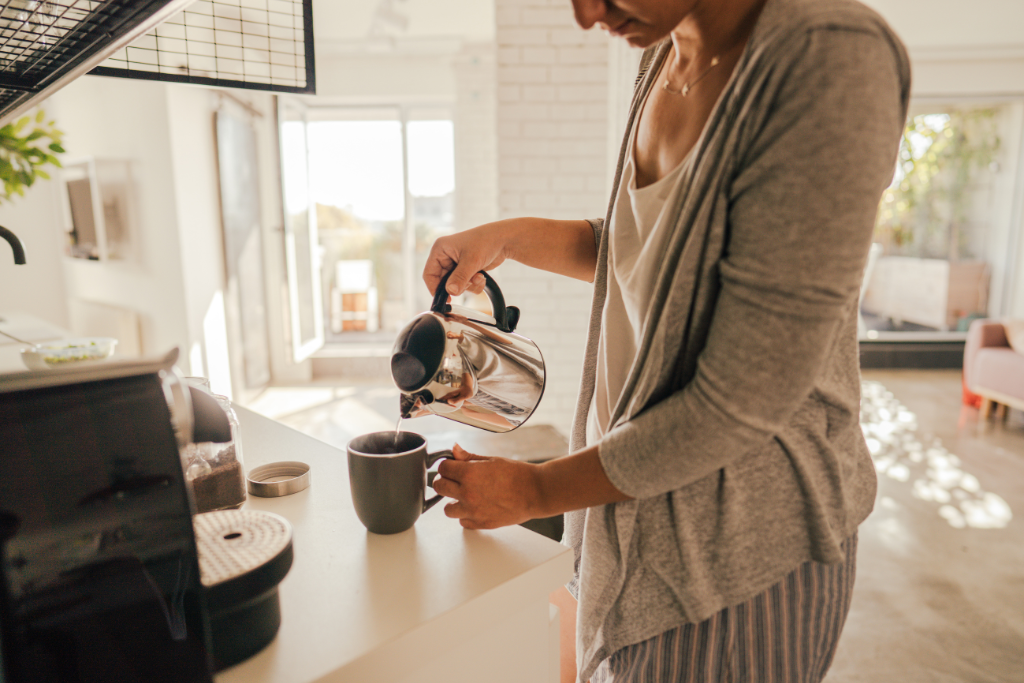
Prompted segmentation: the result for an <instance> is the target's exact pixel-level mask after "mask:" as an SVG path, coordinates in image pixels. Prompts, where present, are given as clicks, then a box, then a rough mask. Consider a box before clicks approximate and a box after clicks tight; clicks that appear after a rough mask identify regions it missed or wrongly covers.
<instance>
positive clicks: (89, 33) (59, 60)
mask: <svg viewBox="0 0 1024 683" xmlns="http://www.w3.org/2000/svg"><path fill="white" fill-rule="evenodd" d="M172 3H173V0H148V1H147V0H103V1H99V0H66V1H64V2H41V1H39V0H3V1H2V2H0V117H3V116H4V115H6V114H7V113H9V112H11V111H13V110H14V109H16V108H18V107H19V106H21V105H22V104H24V103H25V102H27V101H28V100H31V99H33V98H34V97H36V96H37V95H39V94H40V93H41V92H43V91H44V90H46V89H47V88H48V87H50V86H52V85H53V84H54V83H55V82H57V81H59V80H61V79H62V78H64V77H66V76H68V75H69V74H70V73H72V72H73V71H75V69H77V68H79V67H81V66H82V65H83V64H85V63H86V62H88V60H89V59H90V58H93V57H98V58H102V57H101V52H102V51H103V49H104V47H105V46H106V45H108V44H110V43H111V42H112V41H116V40H117V39H118V38H119V37H123V36H128V35H130V33H131V32H132V30H133V29H136V28H139V29H140V30H141V27H142V26H143V24H144V22H145V21H146V20H147V19H148V18H149V17H151V16H153V15H154V14H155V13H157V12H159V11H160V10H161V9H162V8H164V7H166V6H168V5H171V4H172Z"/></svg>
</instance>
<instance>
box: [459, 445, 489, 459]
mask: <svg viewBox="0 0 1024 683" xmlns="http://www.w3.org/2000/svg"><path fill="white" fill-rule="evenodd" d="M452 455H454V456H455V459H456V460H486V459H487V458H485V457H484V456H482V455H476V454H475V453H470V452H469V451H467V450H466V449H465V448H463V447H462V446H460V445H459V444H455V445H454V446H452Z"/></svg>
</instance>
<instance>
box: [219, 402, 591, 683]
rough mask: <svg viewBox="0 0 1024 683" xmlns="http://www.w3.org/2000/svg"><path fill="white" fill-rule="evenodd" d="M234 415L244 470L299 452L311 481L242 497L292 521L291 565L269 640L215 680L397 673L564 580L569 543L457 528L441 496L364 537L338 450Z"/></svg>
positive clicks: (517, 532)
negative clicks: (389, 531)
mask: <svg viewBox="0 0 1024 683" xmlns="http://www.w3.org/2000/svg"><path fill="white" fill-rule="evenodd" d="M236 411H237V413H238V417H239V421H240V423H241V440H242V447H243V451H242V453H243V460H244V464H245V467H246V469H251V468H253V467H256V466H257V465H261V464H264V463H268V462H273V461H275V460H299V461H302V462H305V463H308V464H309V465H310V466H311V468H312V471H311V481H312V484H311V486H310V488H308V489H306V490H305V491H302V492H299V493H296V494H293V495H291V496H285V497H281V498H256V497H253V496H250V497H249V500H248V502H247V503H246V504H245V507H246V508H247V509H254V510H266V511H269V512H275V513H277V514H279V515H281V516H283V517H285V518H287V519H288V520H289V521H290V522H291V524H292V526H293V528H294V550H295V561H294V564H293V566H292V568H291V571H290V572H289V573H288V576H287V577H286V578H285V579H284V581H282V582H281V585H280V596H281V613H282V624H281V629H280V631H279V632H278V635H277V638H276V639H275V640H274V642H272V643H271V644H270V645H269V646H268V647H267V648H266V649H264V650H263V651H262V652H260V653H259V654H257V655H256V656H254V657H253V658H251V659H249V660H247V661H245V662H242V663H241V664H239V665H237V666H235V667H232V668H231V669H228V670H226V671H224V672H222V673H220V674H218V675H217V676H216V681H217V682H218V683H235V682H238V683H241V682H243V681H245V682H246V683H251V682H256V681H259V682H263V681H266V682H270V681H274V682H280V683H285V682H287V683H305V682H307V681H392V680H398V679H401V678H406V677H409V676H410V675H412V673H413V672H415V671H416V670H417V668H418V667H420V666H422V664H423V661H425V660H424V657H427V656H428V655H429V654H430V652H431V650H432V649H433V648H436V647H438V646H441V645H444V644H445V643H448V644H450V643H452V642H457V641H460V640H461V641H466V640H469V639H471V638H472V637H473V636H474V635H475V634H477V633H478V632H480V630H482V629H485V628H487V627H488V625H489V623H490V622H492V621H495V620H498V619H501V618H503V615H507V614H509V613H513V612H514V611H515V610H516V609H517V607H518V606H520V605H523V604H526V603H527V602H529V601H532V600H537V599H538V598H539V596H546V595H547V594H548V593H549V592H550V591H552V590H554V589H556V588H557V587H558V586H560V585H562V584H564V583H565V582H567V581H568V580H569V579H570V578H571V576H572V552H571V550H570V549H569V548H567V547H565V546H562V545H560V544H558V543H556V542H554V541H552V540H550V539H548V538H545V537H543V536H541V535H539V534H536V533H534V532H532V531H529V530H527V529H524V528H522V527H518V526H516V527H509V528H504V529H498V530H494V531H467V530H464V529H462V527H461V526H459V524H458V522H457V521H456V520H453V519H449V518H447V517H445V515H444V511H443V505H444V504H443V503H441V504H438V505H437V506H435V507H434V508H432V509H431V510H429V511H428V512H427V513H425V514H424V515H423V516H422V517H420V519H419V520H418V521H417V522H416V525H415V526H414V527H413V528H412V529H410V530H409V531H406V532H403V533H400V534H395V535H392V536H378V535H375V534H371V533H369V532H367V531H366V529H365V528H364V527H363V526H362V524H360V522H359V520H358V518H357V517H356V514H355V511H354V510H353V508H352V503H351V500H350V493H349V484H348V465H347V460H346V453H345V451H344V450H339V449H336V448H334V447H332V446H330V445H328V444H325V443H323V442H321V441H317V440H315V439H313V438H311V437H308V436H306V435H304V434H301V433H299V432H297V431H294V430H292V429H291V428H289V427H285V426H284V425H281V424H279V423H277V422H274V421H273V420H269V419H267V418H265V417H262V416H260V415H257V414H256V413H253V412H251V411H248V410H246V409H244V408H236ZM428 493H429V489H428Z"/></svg>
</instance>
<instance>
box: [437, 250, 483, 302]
mask: <svg viewBox="0 0 1024 683" xmlns="http://www.w3.org/2000/svg"><path fill="white" fill-rule="evenodd" d="M478 271H479V269H478V268H476V267H474V265H473V263H472V262H471V261H470V260H469V259H465V258H464V259H463V260H462V262H461V263H459V264H457V265H456V266H455V270H453V271H452V274H451V275H450V276H449V277H448V285H447V287H445V289H447V290H448V293H449V294H451V295H452V296H458V295H459V294H462V293H463V292H464V291H466V288H467V287H469V282H470V280H472V279H473V276H474V275H476V274H477V272H478Z"/></svg>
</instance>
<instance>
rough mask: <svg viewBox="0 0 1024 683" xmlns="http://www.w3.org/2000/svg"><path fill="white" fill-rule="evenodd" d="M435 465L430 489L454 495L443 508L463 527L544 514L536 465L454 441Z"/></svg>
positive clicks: (481, 526)
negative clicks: (476, 451) (449, 451)
mask: <svg viewBox="0 0 1024 683" xmlns="http://www.w3.org/2000/svg"><path fill="white" fill-rule="evenodd" d="M452 453H453V455H454V456H455V459H454V460H444V461H442V462H441V463H440V464H439V465H438V468H437V471H438V474H439V475H440V476H438V477H437V478H435V479H434V484H433V489H434V490H435V491H437V492H438V493H440V494H441V495H443V496H447V497H448V498H454V499H455V502H454V503H449V504H448V505H446V506H445V508H444V513H445V514H446V515H448V516H449V517H454V518H456V519H458V520H459V522H460V523H461V524H462V526H464V527H466V528H467V529H496V528H498V527H502V526H510V525H512V524H519V523H521V522H525V521H526V520H528V519H535V518H537V517H543V516H545V515H544V514H543V513H542V512H541V507H542V506H541V492H540V481H539V475H538V471H537V465H531V464H529V463H525V462H518V461H516V460H509V459H507V458H488V457H485V456H482V455H474V454H473V453H470V452H468V451H466V450H465V449H463V448H462V447H461V446H459V445H458V444H455V446H454V448H452Z"/></svg>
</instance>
